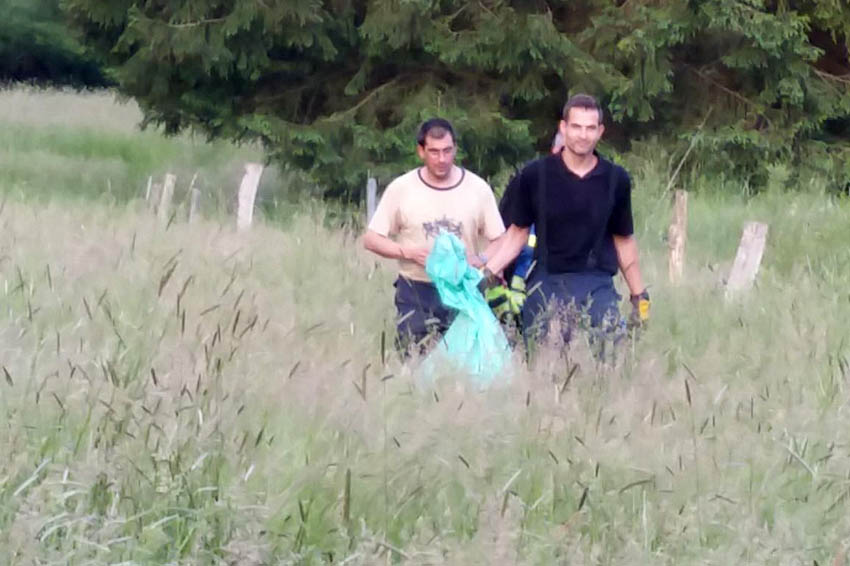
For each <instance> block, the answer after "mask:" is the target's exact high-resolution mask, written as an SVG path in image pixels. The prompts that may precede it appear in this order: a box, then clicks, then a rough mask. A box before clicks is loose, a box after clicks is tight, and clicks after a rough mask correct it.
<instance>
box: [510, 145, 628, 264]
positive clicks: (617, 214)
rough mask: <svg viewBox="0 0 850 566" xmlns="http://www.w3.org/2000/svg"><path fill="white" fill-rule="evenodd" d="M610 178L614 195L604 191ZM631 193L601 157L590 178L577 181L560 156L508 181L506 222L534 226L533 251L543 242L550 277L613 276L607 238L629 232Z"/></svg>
mask: <svg viewBox="0 0 850 566" xmlns="http://www.w3.org/2000/svg"><path fill="white" fill-rule="evenodd" d="M541 172H542V173H543V179H542V186H541V185H540V184H539V183H540V173H541ZM612 174H613V175H614V191H613V194H611V191H610V189H609V183H610V182H611V179H612V178H611V175H612ZM631 188H632V183H631V180H630V179H629V175H628V173H626V171H625V169H623V168H622V167H619V166H617V165H614V164H613V163H611V162H610V161H608V160H606V159H603V158H602V157H599V162H598V163H597V164H596V167H594V168H593V170H592V171H591V172H590V173H588V174H587V175H586V176H585V177H578V176H577V175H576V174H575V173H573V172H572V171H570V170H569V169H567V166H566V165H565V164H564V161H563V159H562V158H561V155H560V154H556V155H549V156H547V157H543V158H541V159H538V160H537V161H534V162H532V163H530V164H529V165H527V166H526V167H524V168H523V170H522V171H520V173H519V175H517V176H516V177H514V179H513V180H512V181H511V183H510V185H509V186H508V188H507V190H506V193H507V194H506V196H508V200H509V201H512V202H511V203H510V218H509V220H510V223H512V224H516V225H517V226H520V227H526V226H531V225H532V224H534V225H536V227H537V230H538V240H537V241H538V245H540V243H541V241H542V242H543V244H544V246H545V247H546V248H547V250H548V253H546V252H543V250H541V252H543V253H546V257H545V258H543V259H544V261H545V264H546V269H547V271H549V272H550V273H582V272H590V271H603V272H607V273H610V274H612V275H613V274H615V273H617V268H618V264H617V252H616V250H615V249H614V240H613V238H612V235H614V234H616V235H618V236H630V235H631V234H632V233H633V232H634V226H633V222H632V200H631ZM541 189H542V190H541ZM541 192H542V193H543V194H544V209H545V212H546V218H545V227H546V234H545V235H543V236H541V234H539V231H540V229H541V222H540V220H539V219H538V218H537V214H538V211H539V210H540V206H539V204H538V202H537V201H538V199H539V196H538V195H539V194H540V193H541ZM507 224H508V223H507V221H506V225H507ZM603 227H604V231H603Z"/></svg>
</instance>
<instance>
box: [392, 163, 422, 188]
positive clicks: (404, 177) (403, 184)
mask: <svg viewBox="0 0 850 566" xmlns="http://www.w3.org/2000/svg"><path fill="white" fill-rule="evenodd" d="M418 183H419V169H418V168H416V169H411V170H410V171H408V172H407V173H402V174H401V175H399V176H398V177H396V178H395V179H393V180H392V181H390V182H389V184H388V185H387V188H386V189H385V190H390V189H391V188H392V189H394V190H395V189H401V188H407V187H411V186H415V185H417V184H418Z"/></svg>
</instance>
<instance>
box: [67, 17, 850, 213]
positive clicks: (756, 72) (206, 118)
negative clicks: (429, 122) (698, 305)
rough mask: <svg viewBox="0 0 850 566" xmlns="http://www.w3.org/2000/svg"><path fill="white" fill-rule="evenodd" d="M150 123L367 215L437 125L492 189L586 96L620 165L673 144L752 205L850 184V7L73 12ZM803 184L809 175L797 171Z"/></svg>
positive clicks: (90, 42) (89, 41) (538, 147)
mask: <svg viewBox="0 0 850 566" xmlns="http://www.w3.org/2000/svg"><path fill="white" fill-rule="evenodd" d="M66 7H67V9H68V11H69V14H70V15H71V17H72V20H73V22H74V24H75V27H76V29H78V30H79V31H81V32H82V33H83V35H84V37H85V41H86V42H87V44H88V45H90V46H92V47H93V48H94V49H95V50H97V52H98V53H100V54H101V55H102V56H103V57H106V58H108V60H109V63H110V65H111V66H112V67H113V68H114V70H115V74H116V77H117V80H118V81H119V83H120V85H121V88H122V89H123V90H124V91H125V92H126V93H127V94H130V95H132V96H134V97H136V98H137V99H138V100H139V102H140V104H141V105H142V107H143V108H144V110H145V114H146V119H147V120H148V121H149V122H153V123H159V124H164V125H165V127H166V129H167V130H168V131H170V132H176V131H179V130H180V129H182V128H185V127H193V128H198V129H200V130H202V131H204V132H206V133H208V134H209V135H211V136H224V137H227V138H232V139H237V140H239V139H260V140H262V141H263V142H264V143H265V145H266V147H267V148H268V150H269V153H270V155H271V157H272V158H274V159H279V160H282V161H286V162H290V163H292V164H295V165H296V166H298V167H300V168H302V169H305V170H307V171H310V172H311V173H312V174H313V175H314V177H315V178H316V179H317V180H318V181H319V182H320V183H322V184H323V185H324V186H326V187H327V188H328V194H329V195H332V196H349V197H350V196H354V195H356V194H357V191H359V190H360V187H361V186H362V185H363V181H364V179H365V176H366V172H367V170H371V171H372V172H373V174H376V175H377V176H378V177H379V178H381V179H382V180H384V181H385V180H387V179H388V178H389V177H391V176H393V175H395V174H398V173H400V172H401V171H402V170H403V169H404V168H405V167H408V166H410V165H412V164H413V163H414V162H415V159H414V152H413V136H414V132H415V129H416V126H417V125H418V123H419V122H420V121H421V120H422V119H424V118H426V117H429V116H432V115H442V116H445V117H447V118H449V119H452V120H454V121H455V122H456V125H457V127H458V130H459V132H460V141H461V148H462V151H463V154H462V156H463V159H464V162H465V163H466V164H467V165H468V166H469V167H471V168H473V169H474V170H476V171H478V172H480V173H481V174H483V175H485V176H489V177H491V178H492V177H493V176H494V175H498V174H499V173H504V172H506V171H507V170H509V169H510V168H511V167H512V166H513V165H515V164H517V163H519V162H521V161H522V160H523V159H526V158H528V157H530V156H531V155H533V154H534V152H535V151H538V150H541V149H544V148H545V147H546V145H547V144H548V142H549V139H550V138H551V135H552V133H553V130H554V126H555V122H556V120H557V119H558V116H559V109H560V106H561V105H562V104H563V101H564V99H565V98H566V96H567V95H568V94H569V93H573V92H577V91H588V92H591V93H594V94H597V95H599V96H600V98H601V99H602V101H603V102H604V103H605V104H606V106H607V107H608V108H609V109H610V110H611V119H612V123H610V124H609V140H611V143H613V144H614V146H615V147H616V148H618V149H621V150H624V149H627V148H628V144H629V142H630V141H633V140H637V139H641V138H644V137H647V136H659V137H661V138H662V139H665V140H667V141H668V142H669V143H670V144H671V146H673V148H675V147H678V146H684V145H685V144H686V143H687V141H688V139H689V137H690V135H692V133H693V132H694V131H695V130H696V129H697V127H698V126H699V125H700V124H702V123H703V122H705V124H706V126H705V128H704V129H703V131H702V132H701V134H700V138H699V139H700V145H699V146H698V150H697V151H695V152H694V153H693V158H692V159H691V161H690V163H689V167H691V168H696V169H698V170H702V171H711V172H724V173H725V174H727V175H735V176H737V177H738V178H740V179H741V180H743V181H745V182H747V183H749V184H750V185H751V186H758V185H759V184H763V183H764V182H765V181H766V177H767V175H768V171H769V170H770V169H769V167H770V166H772V165H774V164H778V163H785V164H788V163H790V164H792V165H805V166H806V167H809V168H814V169H817V170H819V171H820V172H821V173H823V174H826V175H829V176H830V177H831V178H833V179H835V180H836V181H841V179H845V180H846V179H850V170H848V166H847V165H845V164H846V163H848V162H850V159H848V140H850V133H848V121H850V61H848V53H847V43H848V37H850V6H848V4H847V2H846V1H844V0H824V1H819V2H814V1H809V2H791V1H782V0H778V1H776V2H773V1H766V0H765V1H760V0H735V1H733V0H703V1H698V0H692V1H685V0H671V1H669V2H657V1H649V0H643V1H641V0H626V1H625V2H612V1H609V0H606V1H603V0H585V1H582V2H575V1H567V0H548V1H539V2H538V1H529V0H513V1H511V0H481V1H479V2H466V1H462V0H265V1H262V2H260V1H257V0H115V1H110V2H105V1H103V0H66ZM797 169H798V168H795V170H797Z"/></svg>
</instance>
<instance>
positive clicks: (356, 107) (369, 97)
mask: <svg viewBox="0 0 850 566" xmlns="http://www.w3.org/2000/svg"><path fill="white" fill-rule="evenodd" d="M403 76H404V75H398V76H396V77H395V78H393V79H391V80H389V81H387V82H385V83H384V84H382V85H380V86H377V87H375V88H373V89H372V90H371V92H369V94H367V95H366V96H364V97H363V98H362V99H361V100H360V102H358V103H357V104H355V105H354V106H352V107H351V108H346V109H345V110H342V111H340V112H335V113H334V114H333V115H332V116H329V117H328V120H334V119H339V118H342V117H344V116H348V115H350V114H355V113H356V112H357V111H358V110H360V109H361V108H363V106H365V105H366V104H368V102H369V101H370V100H372V99H373V98H375V96H377V95H378V94H380V93H381V92H382V91H384V90H386V89H387V88H389V87H391V86H393V85H394V84H396V83H397V82H399V80H400V79H401V78H402V77H403Z"/></svg>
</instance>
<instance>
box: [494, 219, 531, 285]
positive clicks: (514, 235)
mask: <svg viewBox="0 0 850 566" xmlns="http://www.w3.org/2000/svg"><path fill="white" fill-rule="evenodd" d="M500 239H504V241H502V242H500V243H499V244H498V246H497V248H496V252H495V253H494V254H493V257H489V258H488V260H487V265H486V267H487V268H488V269H489V270H490V271H492V272H493V273H501V272H502V271H503V270H504V269H505V267H507V266H508V264H510V263H511V262H512V261H513V260H514V259H516V256H518V255H519V252H520V251H521V250H522V247H523V246H524V245H525V244H526V242H528V228H527V227H526V228H520V227H518V226H516V225H514V224H512V225H511V226H510V227H509V228H508V230H507V232H505V234H504V235H503V236H502V237H501V238H500ZM497 241H498V240H497Z"/></svg>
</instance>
